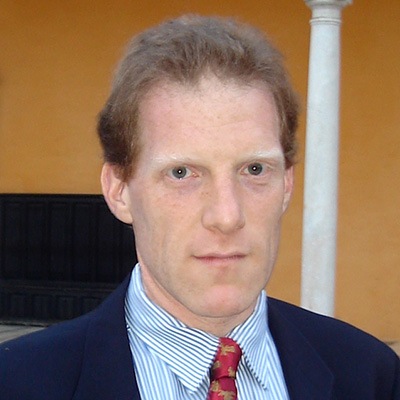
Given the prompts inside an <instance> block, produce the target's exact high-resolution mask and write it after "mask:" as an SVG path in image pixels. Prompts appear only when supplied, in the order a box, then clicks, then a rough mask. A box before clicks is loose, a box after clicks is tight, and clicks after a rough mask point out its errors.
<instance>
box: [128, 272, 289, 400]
mask: <svg viewBox="0 0 400 400" xmlns="http://www.w3.org/2000/svg"><path fill="white" fill-rule="evenodd" d="M125 318H126V323H127V330H128V337H129V344H130V348H131V352H132V355H133V360H134V370H135V374H136V379H137V383H138V387H139V391H140V396H141V398H142V399H143V400H203V399H204V400H205V399H206V398H207V393H208V387H209V384H210V378H209V370H210V368H211V365H212V362H213V360H214V357H215V354H216V351H217V347H218V338H217V337H215V336H213V335H210V334H208V333H206V332H203V331H200V330H197V329H193V328H190V327H188V326H186V325H184V324H183V323H181V322H180V321H178V320H177V319H175V318H174V317H172V316H171V315H170V314H169V313H167V312H166V311H165V310H163V309H161V308H160V307H158V306H157V305H155V304H154V303H153V302H151V301H150V300H149V298H148V297H147V296H146V294H145V292H144V290H143V286H142V282H141V274H140V266H139V265H137V266H136V267H135V268H134V270H133V272H132V278H131V282H130V284H129V288H128V291H127V295H126V300H125ZM228 336H229V337H231V338H232V339H234V340H235V341H236V342H237V343H238V344H239V346H240V347H241V349H242V352H243V356H242V358H241V361H240V363H239V367H238V372H237V379H236V384H237V388H238V400H245V399H279V400H285V399H289V396H288V393H287V388H286V384H285V379H284V376H283V372H282V367H281V364H280V360H279V356H278V352H277V350H276V347H275V345H274V342H273V339H272V336H271V333H270V331H269V329H268V321H267V301H266V295H265V293H264V292H262V293H261V294H260V296H259V299H258V302H257V306H256V308H255V310H254V312H253V314H252V315H251V316H250V317H249V318H248V319H247V320H246V321H245V322H243V323H242V324H241V325H239V326H237V327H236V328H235V329H233V330H232V332H230V334H229V335H228Z"/></svg>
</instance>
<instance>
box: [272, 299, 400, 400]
mask: <svg viewBox="0 0 400 400" xmlns="http://www.w3.org/2000/svg"><path fill="white" fill-rule="evenodd" d="M268 313H269V316H268V318H269V323H270V329H271V332H272V334H273V336H274V339H275V340H277V341H278V342H279V341H281V343H282V344H283V343H284V341H285V338H287V337H288V335H287V334H286V333H285V330H288V329H292V330H295V331H296V332H297V337H299V336H300V337H302V340H304V341H305V342H306V343H308V344H309V346H311V348H313V349H314V351H315V352H316V353H317V354H318V356H319V358H320V359H321V360H322V361H323V362H324V363H325V364H326V365H327V366H328V368H329V369H330V370H331V372H332V374H333V375H334V379H335V381H336V386H337V391H338V393H340V395H342V396H345V395H344V393H341V392H340V390H341V389H340V387H342V388H347V389H346V390H347V391H348V390H350V389H349V388H350V387H351V388H353V389H354V388H355V387H358V386H359V387H364V388H365V386H370V387H371V392H372V391H373V390H378V389H377V388H379V390H380V393H383V392H385V393H387V394H388V396H386V397H385V396H383V395H382V396H381V397H379V396H378V397H377V398H381V399H384V398H390V399H392V398H393V399H396V400H397V399H399V400H400V359H399V357H398V356H397V355H396V353H395V352H394V351H393V350H392V349H391V348H390V347H389V346H387V345H386V344H384V343H383V342H381V341H380V340H378V339H377V338H375V337H373V336H372V335H370V334H368V333H366V332H364V331H362V330H360V329H358V328H356V327H354V326H352V325H350V324H348V323H346V322H343V321H340V320H337V319H335V318H331V317H327V316H323V315H320V314H317V313H314V312H311V311H308V310H305V309H302V308H300V307H297V306H294V305H292V304H289V303H285V302H283V301H281V300H276V299H272V298H268ZM292 337H293V336H292ZM304 362H305V363H306V361H304ZM372 388H375V389H372ZM389 393H390V394H391V395H390V394H389ZM340 395H339V398H347V397H340ZM374 398H375V397H374Z"/></svg>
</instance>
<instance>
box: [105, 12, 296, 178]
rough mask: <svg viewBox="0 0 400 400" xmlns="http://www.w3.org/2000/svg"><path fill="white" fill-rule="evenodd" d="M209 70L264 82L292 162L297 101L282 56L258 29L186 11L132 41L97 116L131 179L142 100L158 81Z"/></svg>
mask: <svg viewBox="0 0 400 400" xmlns="http://www.w3.org/2000/svg"><path fill="white" fill-rule="evenodd" d="M207 72H211V73H213V74H215V75H216V76H217V77H218V78H219V79H221V80H223V81H226V80H230V79H232V80H234V81H235V82H238V83H244V84H254V83H256V82H262V83H264V84H266V85H267V87H268V88H269V90H270V91H271V93H272V95H273V97H274V100H275V104H276V107H277V110H278V116H279V119H280V124H281V144H282V148H283V152H284V155H285V162H286V167H290V166H292V165H293V163H294V161H295V160H294V158H295V155H296V129H297V118H298V103H297V98H296V95H295V93H294V91H293V89H292V87H291V85H290V82H289V78H288V75H287V73H286V70H285V68H284V67H283V64H282V57H281V54H280V53H279V52H278V51H277V50H276V49H275V48H274V47H273V46H272V45H271V43H270V42H269V41H268V40H267V39H266V37H265V36H264V35H263V34H262V32H260V31H259V30H257V29H256V28H254V27H252V26H249V25H245V24H242V23H239V22H237V21H235V20H233V19H229V18H220V17H202V16H196V15H185V16H182V17H180V18H177V19H173V20H169V21H166V22H164V23H162V24H161V25H158V26H156V27H153V28H150V29H148V30H146V31H144V32H142V33H141V34H139V35H137V36H136V37H134V38H133V39H132V41H131V42H130V44H129V46H128V48H127V52H126V55H125V57H124V58H123V59H122V61H121V63H120V65H119V67H118V69H117V72H116V75H115V78H114V82H113V86H112V90H111V94H110V97H109V99H108V101H107V103H106V104H105V106H104V108H103V110H102V111H101V113H100V116H99V122H98V134H99V137H100V141H101V144H102V146H103V151H104V159H105V161H107V162H110V163H112V164H114V165H116V166H117V167H119V169H120V173H121V177H122V178H123V179H125V180H126V179H128V178H129V176H130V175H131V174H132V171H133V168H134V163H135V161H136V159H137V156H138V154H139V151H140V145H139V132H138V131H139V128H138V113H139V103H140V99H141V98H142V97H143V95H144V94H146V93H147V91H148V90H149V89H150V87H152V86H154V85H155V84H156V83H157V82H161V81H172V82H176V83H181V84H185V85H186V84H189V85H190V84H192V85H194V84H196V83H197V82H198V81H199V79H200V78H201V77H202V76H204V74H206V73H207Z"/></svg>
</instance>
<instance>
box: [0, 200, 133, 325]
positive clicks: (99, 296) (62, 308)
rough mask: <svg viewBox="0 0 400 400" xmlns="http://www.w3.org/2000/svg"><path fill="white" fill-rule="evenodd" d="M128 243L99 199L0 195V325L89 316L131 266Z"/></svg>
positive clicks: (128, 234) (127, 232) (125, 229)
mask: <svg viewBox="0 0 400 400" xmlns="http://www.w3.org/2000/svg"><path fill="white" fill-rule="evenodd" d="M133 241H134V238H133V232H132V229H131V228H130V227H129V226H126V225H124V224H122V223H121V222H119V221H118V220H117V219H116V218H114V216H113V215H112V214H111V213H110V211H109V210H108V208H107V205H106V204H105V201H104V199H103V197H102V196H101V195H76V194H73V195H71V194H68V195H60V194H56V195H53V194H51V195H49V194H0V322H20V323H32V322H34V323H42V324H47V323H52V322H54V321H59V320H64V319H70V318H74V317H76V316H78V315H81V314H83V313H85V312H87V311H89V310H91V309H93V308H94V307H95V306H97V305H98V304H99V303H100V302H101V301H102V300H103V299H104V297H105V296H107V295H108V294H109V293H110V292H111V291H112V290H113V289H114V288H115V287H116V286H117V285H118V283H119V282H121V281H122V280H123V278H124V277H125V276H126V275H127V274H128V272H129V271H130V270H131V269H132V267H133V266H134V264H135V263H136V254H135V252H134V243H133Z"/></svg>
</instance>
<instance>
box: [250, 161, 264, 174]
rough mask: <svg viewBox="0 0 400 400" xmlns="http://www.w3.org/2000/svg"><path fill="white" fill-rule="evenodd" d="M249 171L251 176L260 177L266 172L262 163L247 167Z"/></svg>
mask: <svg viewBox="0 0 400 400" xmlns="http://www.w3.org/2000/svg"><path fill="white" fill-rule="evenodd" d="M247 171H248V173H249V174H250V175H260V174H261V173H262V172H263V171H264V167H263V165H262V164H260V163H253V164H250V165H249V166H248V167H247Z"/></svg>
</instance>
